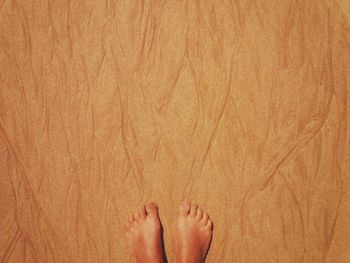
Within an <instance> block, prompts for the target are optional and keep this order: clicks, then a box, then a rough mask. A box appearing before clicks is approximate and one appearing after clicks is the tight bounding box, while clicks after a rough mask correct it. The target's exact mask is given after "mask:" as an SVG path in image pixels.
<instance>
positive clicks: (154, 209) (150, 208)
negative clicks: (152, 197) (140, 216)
mask: <svg viewBox="0 0 350 263" xmlns="http://www.w3.org/2000/svg"><path fill="white" fill-rule="evenodd" d="M146 211H147V215H149V216H152V217H158V206H157V205H156V204H155V203H148V204H146Z"/></svg>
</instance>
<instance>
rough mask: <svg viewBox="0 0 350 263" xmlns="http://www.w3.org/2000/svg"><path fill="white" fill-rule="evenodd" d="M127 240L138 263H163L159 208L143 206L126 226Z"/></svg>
mask: <svg viewBox="0 0 350 263" xmlns="http://www.w3.org/2000/svg"><path fill="white" fill-rule="evenodd" d="M125 229H126V233H125V234H126V240H127V242H128V244H129V246H130V249H131V251H132V253H133V254H134V256H135V258H136V262H137V263H163V258H162V248H161V244H162V243H161V225H160V220H159V216H158V207H157V206H156V205H155V204H154V203H148V204H146V205H142V206H141V207H140V208H139V209H138V211H136V212H135V213H134V214H133V215H131V216H130V218H129V221H128V222H127V223H126V225H125Z"/></svg>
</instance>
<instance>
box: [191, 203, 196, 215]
mask: <svg viewBox="0 0 350 263" xmlns="http://www.w3.org/2000/svg"><path fill="white" fill-rule="evenodd" d="M197 208H198V205H197V204H195V203H191V209H190V216H192V217H195V216H196V214H197Z"/></svg>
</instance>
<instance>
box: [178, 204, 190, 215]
mask: <svg viewBox="0 0 350 263" xmlns="http://www.w3.org/2000/svg"><path fill="white" fill-rule="evenodd" d="M190 208H191V204H190V202H188V201H183V202H182V204H181V206H180V215H181V216H188V214H189V212H190Z"/></svg>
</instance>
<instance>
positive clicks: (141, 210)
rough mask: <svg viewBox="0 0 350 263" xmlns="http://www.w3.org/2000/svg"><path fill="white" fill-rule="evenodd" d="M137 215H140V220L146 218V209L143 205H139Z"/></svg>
mask: <svg viewBox="0 0 350 263" xmlns="http://www.w3.org/2000/svg"><path fill="white" fill-rule="evenodd" d="M139 215H140V219H142V220H143V219H145V218H146V215H147V214H146V207H145V205H141V206H140V207H139Z"/></svg>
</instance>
